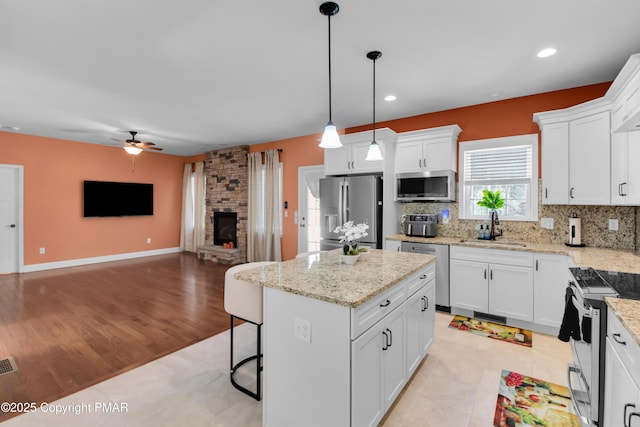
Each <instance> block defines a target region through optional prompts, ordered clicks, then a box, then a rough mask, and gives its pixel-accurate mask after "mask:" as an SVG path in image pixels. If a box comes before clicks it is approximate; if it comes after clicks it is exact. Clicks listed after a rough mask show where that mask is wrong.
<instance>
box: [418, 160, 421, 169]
mask: <svg viewBox="0 0 640 427" xmlns="http://www.w3.org/2000/svg"><path fill="white" fill-rule="evenodd" d="M418 167H419V168H420V169H422V159H420V160H418Z"/></svg>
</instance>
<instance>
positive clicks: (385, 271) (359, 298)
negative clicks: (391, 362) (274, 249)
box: [234, 249, 436, 307]
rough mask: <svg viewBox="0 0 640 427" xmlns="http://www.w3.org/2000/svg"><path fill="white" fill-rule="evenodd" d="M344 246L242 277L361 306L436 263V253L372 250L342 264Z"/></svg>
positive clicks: (242, 273)
mask: <svg viewBox="0 0 640 427" xmlns="http://www.w3.org/2000/svg"><path fill="white" fill-rule="evenodd" d="M341 252H342V251H341V249H336V250H334V251H328V252H321V253H319V254H315V255H309V256H307V257H305V258H297V259H292V260H289V261H284V262H280V263H275V264H270V265H267V266H264V267H257V268H254V269H251V270H245V271H240V272H238V273H236V274H235V276H234V277H235V278H236V279H238V280H244V281H247V282H250V283H253V284H256V285H261V286H266V287H268V288H273V289H278V290H282V291H285V292H290V293H294V294H298V295H302V296H305V297H309V298H315V299H319V300H322V301H326V302H330V303H334V304H338V305H343V306H347V307H357V306H359V305H360V304H363V303H365V302H366V301H368V300H369V299H371V298H373V297H374V296H376V295H378V294H380V293H382V292H384V291H385V290H387V289H389V288H390V287H392V286H393V285H395V284H397V283H399V282H401V281H402V280H404V279H406V278H408V277H409V276H411V275H412V274H414V273H416V272H418V271H420V270H421V269H423V268H424V267H426V266H427V265H429V264H430V263H432V262H434V260H435V258H436V257H435V256H431V255H424V254H413V253H406V252H395V251H383V250H379V249H370V250H369V251H368V252H366V253H364V254H361V255H360V259H359V260H358V262H356V263H355V265H346V264H341V263H340V253H341Z"/></svg>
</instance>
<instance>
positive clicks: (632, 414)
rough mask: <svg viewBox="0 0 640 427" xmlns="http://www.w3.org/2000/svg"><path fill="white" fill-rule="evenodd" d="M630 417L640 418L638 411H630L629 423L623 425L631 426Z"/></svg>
mask: <svg viewBox="0 0 640 427" xmlns="http://www.w3.org/2000/svg"><path fill="white" fill-rule="evenodd" d="M631 417H638V418H640V412H632V413H630V414H629V424H628V425H626V424H625V427H631Z"/></svg>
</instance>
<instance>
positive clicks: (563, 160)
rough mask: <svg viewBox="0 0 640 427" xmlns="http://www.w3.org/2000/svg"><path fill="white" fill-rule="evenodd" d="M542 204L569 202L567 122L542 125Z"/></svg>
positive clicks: (563, 203)
mask: <svg viewBox="0 0 640 427" xmlns="http://www.w3.org/2000/svg"><path fill="white" fill-rule="evenodd" d="M541 133H542V147H541V149H542V153H541V159H542V165H541V168H542V204H543V205H566V204H567V203H568V202H569V193H568V191H567V189H568V188H569V171H568V167H569V123H568V122H560V123H551V124H548V125H544V126H542V129H541Z"/></svg>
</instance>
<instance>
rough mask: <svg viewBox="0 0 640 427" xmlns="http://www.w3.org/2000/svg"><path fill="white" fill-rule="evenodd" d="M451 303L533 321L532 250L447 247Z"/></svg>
mask: <svg viewBox="0 0 640 427" xmlns="http://www.w3.org/2000/svg"><path fill="white" fill-rule="evenodd" d="M449 264H450V273H449V274H450V280H451V306H452V307H457V308H462V309H466V310H472V311H479V312H482V313H488V314H493V315H496V316H504V317H507V318H510V319H518V320H524V321H529V322H531V321H533V304H532V301H533V268H532V267H533V254H532V253H529V252H519V251H503V250H495V249H478V248H466V247H461V246H451V249H450V261H449Z"/></svg>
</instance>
